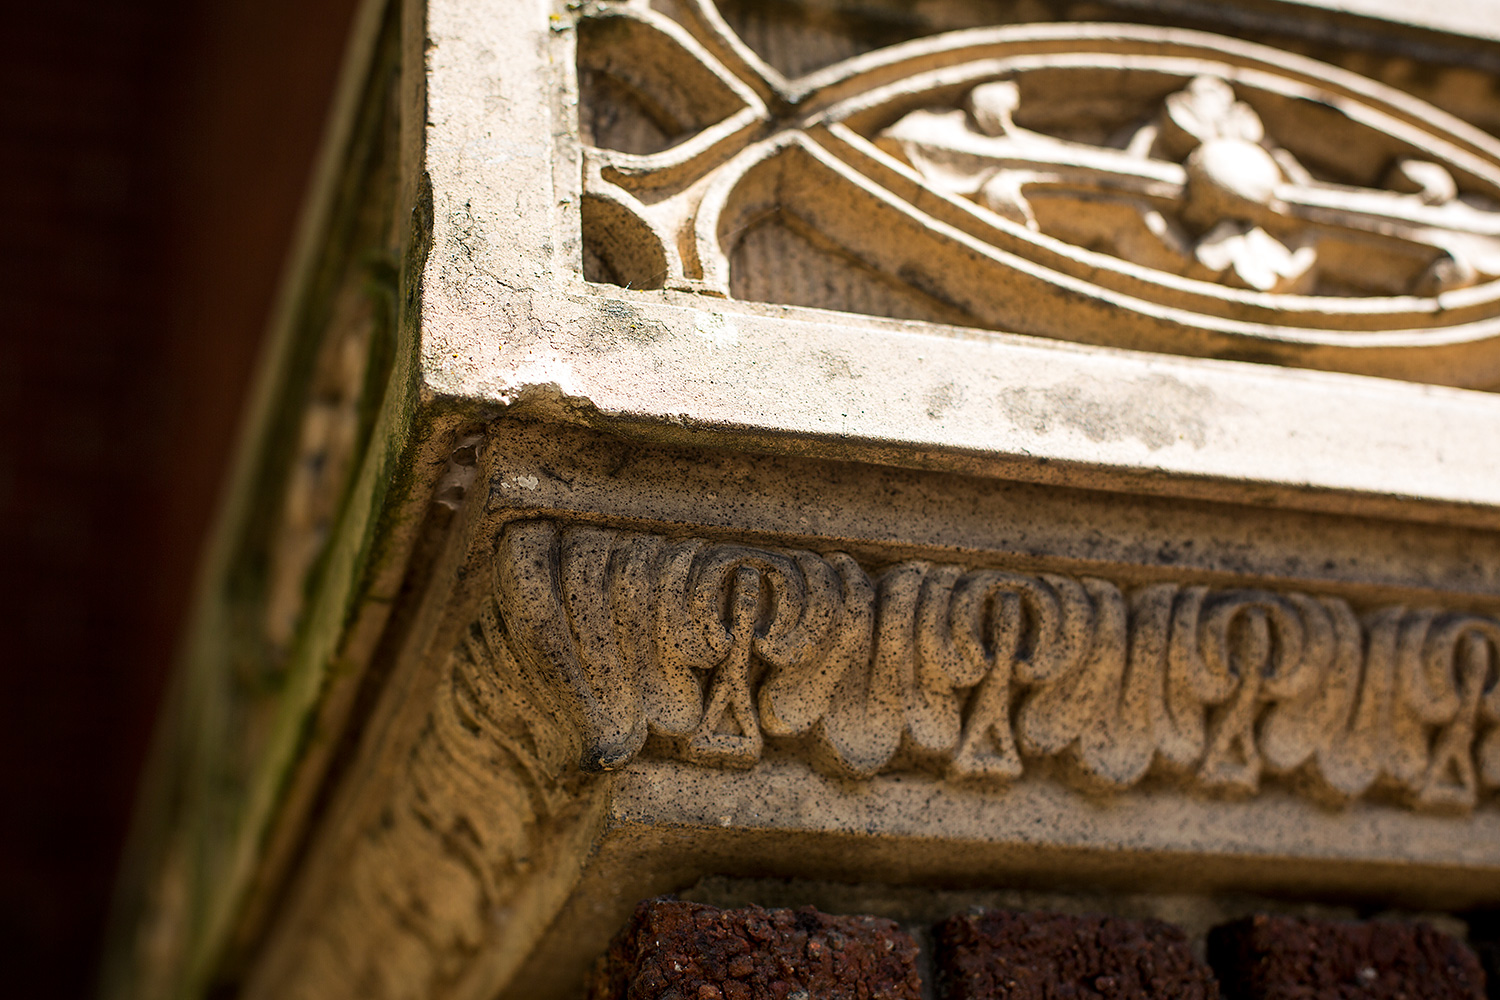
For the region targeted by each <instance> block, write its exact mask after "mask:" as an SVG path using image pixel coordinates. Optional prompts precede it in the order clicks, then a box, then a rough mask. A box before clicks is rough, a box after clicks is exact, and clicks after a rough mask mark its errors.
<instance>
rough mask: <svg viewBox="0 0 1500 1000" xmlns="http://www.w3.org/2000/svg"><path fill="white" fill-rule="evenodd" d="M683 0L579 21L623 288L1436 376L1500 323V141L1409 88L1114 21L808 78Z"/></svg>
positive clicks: (589, 245) (600, 222)
mask: <svg viewBox="0 0 1500 1000" xmlns="http://www.w3.org/2000/svg"><path fill="white" fill-rule="evenodd" d="M672 9H673V10H675V11H676V15H675V17H669V16H667V15H666V14H663V13H660V12H657V11H655V10H651V9H647V8H645V7H644V6H637V5H628V4H620V5H609V6H605V7H602V8H601V9H599V10H598V12H596V13H594V14H593V15H591V16H588V17H585V18H584V19H583V20H582V21H581V22H580V24H579V40H578V68H579V74H580V88H581V90H580V92H581V101H582V106H581V110H580V125H581V129H582V137H583V141H584V144H585V147H586V148H585V159H584V175H585V176H584V202H583V236H584V254H585V266H584V269H585V273H586V275H587V276H589V277H591V278H593V279H594V280H597V281H608V282H613V283H615V284H619V285H624V286H626V287H631V288H659V287H667V288H680V289H686V290H692V291H698V292H703V293H707V294H711V295H716V296H726V297H731V298H738V299H751V300H761V301H770V302H779V303H786V304H791V305H808V306H820V307H825V308H834V309H840V310H844V311H851V312H865V313H872V314H876V315H888V316H897V317H904V318H911V319H924V320H935V321H939V322H947V323H954V324H959V325H965V326H979V327H988V328H991V329H998V330H1007V331H1016V332H1022V333H1032V334H1041V335H1045V336H1049V337H1057V338H1062V339H1073V340H1076V339H1086V340H1090V341H1093V342H1101V343H1110V344H1114V345H1118V346H1125V347H1131V348H1137V349H1147V350H1153V351H1163V352H1170V353H1178V354H1191V355H1209V356H1217V357H1247V356H1248V357H1254V358H1256V359H1257V360H1265V359H1266V358H1267V352H1268V351H1270V352H1271V354H1272V356H1274V357H1275V358H1276V359H1277V360H1281V361H1284V362H1285V363H1290V364H1297V365H1307V366H1311V367H1331V368H1342V369H1345V370H1350V371H1372V370H1373V369H1372V365H1374V364H1376V363H1375V362H1374V361H1373V360H1371V358H1370V356H1371V355H1372V354H1373V353H1374V351H1375V350H1376V349H1380V348H1390V347H1393V346H1397V345H1401V346H1408V347H1413V348H1417V350H1416V352H1415V354H1416V356H1417V369H1416V370H1413V368H1412V366H1411V365H1410V364H1408V365H1407V366H1405V367H1404V368H1403V369H1402V370H1401V371H1400V372H1399V374H1400V376H1401V377H1405V378H1433V379H1437V380H1445V379H1451V378H1452V375H1451V373H1449V374H1438V373H1437V372H1436V370H1434V371H1433V372H1432V373H1430V374H1425V375H1424V374H1422V372H1421V371H1420V368H1421V361H1420V357H1421V350H1420V348H1421V346H1422V345H1423V344H1427V345H1430V346H1431V347H1433V348H1437V347H1439V346H1442V347H1450V348H1451V346H1452V345H1453V344H1455V343H1473V344H1486V345H1487V344H1490V343H1491V342H1492V341H1494V340H1495V338H1496V335H1497V332H1500V326H1497V324H1500V282H1497V281H1496V279H1497V278H1500V143H1497V142H1496V141H1495V140H1494V139H1493V138H1492V137H1490V136H1487V135H1485V134H1484V133H1481V132H1479V131H1478V130H1476V129H1474V128H1472V127H1470V126H1468V125H1465V124H1464V123H1462V122H1460V121H1458V120H1457V119H1455V118H1452V117H1450V116H1448V115H1446V114H1444V113H1443V112H1441V111H1439V110H1437V109H1436V108H1434V107H1431V106H1429V105H1426V104H1424V103H1423V102H1421V101H1418V100H1416V99H1415V98H1413V97H1411V96H1409V95H1406V94H1402V93H1400V92H1399V91H1396V90H1394V89H1392V88H1390V87H1387V86H1385V85H1383V84H1379V83H1376V82H1374V81H1372V80H1367V79H1363V78H1361V77H1358V76H1356V75H1354V74H1351V73H1349V72H1346V71H1344V70H1340V69H1336V68H1334V67H1332V66H1327V65H1324V64H1320V63H1317V62H1313V61H1312V60H1309V59H1305V58H1301V57H1298V56H1293V55H1290V54H1288V53H1285V52H1281V51H1277V50H1274V49H1270V48H1266V47H1264V46H1259V45H1254V44H1250V43H1246V42H1242V41H1238V40H1234V39H1229V38H1224V37H1219V36H1215V35H1209V34H1204V33H1201V32H1192V31H1181V30H1174V29H1167V28H1154V27H1141V26H1133V25H1098V24H1041V25H1022V26H1010V27H1001V28H983V29H970V30H964V31H954V32H950V33H947V34H944V35H939V36H936V37H931V38H924V39H918V40H914V41H909V42H903V43H900V44H896V45H892V46H889V47H887V48H884V49H880V50H877V51H873V52H867V53H863V54H861V55H857V56H853V57H851V58H848V59H845V60H843V61H840V62H837V63H835V64H833V65H830V66H826V67H823V68H821V69H818V70H816V71H813V72H810V73H808V74H807V75H805V76H801V77H797V78H791V79H789V78H787V77H784V76H782V75H781V74H780V73H778V72H777V71H776V70H774V69H772V68H771V67H770V66H769V65H767V64H766V63H765V62H764V61H763V60H762V59H761V57H760V56H759V55H758V54H757V53H756V52H755V51H754V50H752V49H751V48H749V47H748V46H747V45H746V44H745V43H744V42H743V41H742V40H741V39H740V38H739V37H738V36H737V35H736V34H735V33H734V31H733V30H732V29H731V28H730V27H729V25H728V23H727V22H726V21H725V20H724V18H723V17H722V16H720V14H719V13H718V11H717V10H716V9H715V8H714V6H713V4H712V3H711V2H709V0H692V2H688V3H682V4H677V5H673V7H672ZM1001 289H1003V290H1004V292H1003V294H1001V293H1000V291H999V290H1001ZM1376 373H1378V374H1398V373H1396V372H1386V371H1383V370H1381V371H1377V372H1376ZM1477 377H1479V378H1481V379H1482V381H1480V382H1477V383H1469V382H1465V383H1464V384H1476V385H1479V386H1480V387H1488V386H1489V385H1490V384H1491V383H1492V382H1493V377H1492V374H1491V373H1489V372H1486V374H1485V375H1483V376H1477Z"/></svg>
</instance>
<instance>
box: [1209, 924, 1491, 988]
mask: <svg viewBox="0 0 1500 1000" xmlns="http://www.w3.org/2000/svg"><path fill="white" fill-rule="evenodd" d="M1208 955H1209V961H1210V962H1212V963H1213V967H1214V971H1215V972H1217V973H1218V976H1219V981H1220V983H1221V984H1222V985H1223V988H1224V993H1225V996H1226V998H1227V1000H1291V998H1293V997H1296V998H1298V1000H1303V998H1305V1000H1333V998H1338V1000H1355V998H1358V1000H1483V998H1484V995H1485V989H1484V971H1483V970H1482V969H1481V968H1480V965H1479V960H1478V958H1476V957H1475V955H1474V953H1473V952H1472V951H1470V950H1469V948H1468V947H1467V946H1465V945H1464V944H1463V942H1461V941H1459V940H1458V939H1457V938H1455V937H1453V936H1452V935H1450V934H1444V933H1443V932H1442V931H1439V930H1436V929H1434V928H1432V927H1429V926H1427V925H1426V924H1401V923H1393V922H1386V921H1371V922H1369V923H1357V924H1356V923H1342V922H1337V921H1326V920H1303V919H1299V918H1295V917H1282V916H1269V915H1265V914H1260V915H1257V916H1253V917H1247V918H1245V919H1244V920H1237V921H1235V922H1234V923H1232V924H1226V925H1224V926H1223V927H1217V928H1215V929H1214V930H1213V931H1212V932H1211V933H1210V934H1209V938H1208Z"/></svg>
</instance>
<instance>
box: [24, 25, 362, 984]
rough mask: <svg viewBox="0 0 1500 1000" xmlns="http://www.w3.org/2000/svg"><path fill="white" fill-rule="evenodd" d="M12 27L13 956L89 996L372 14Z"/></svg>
mask: <svg viewBox="0 0 1500 1000" xmlns="http://www.w3.org/2000/svg"><path fill="white" fill-rule="evenodd" d="M11 7H12V8H14V9H11V10H8V11H7V13H6V17H5V28H4V32H3V33H4V35H5V37H6V41H7V44H6V46H5V50H6V54H5V58H4V59H3V60H0V107H3V109H4V112H3V117H0V122H3V125H4V129H3V132H0V191H3V192H4V194H3V198H0V205H3V206H4V208H5V211H4V213H3V215H0V217H3V218H4V219H5V221H6V225H5V228H4V231H3V237H4V238H3V240H0V274H3V275H4V284H3V288H4V290H5V296H4V301H5V316H6V323H5V326H4V331H3V333H0V607H3V608H4V613H3V617H4V635H5V645H4V649H3V652H0V685H3V686H0V704H3V705H4V708H3V712H4V717H3V718H0V779H3V780H0V794H3V796H4V800H3V801H4V802H5V809H4V822H3V823H0V915H3V917H0V919H3V924H0V940H3V941H4V945H3V947H0V952H3V953H4V954H5V955H6V958H7V960H6V963H5V976H4V983H5V985H4V988H3V992H4V993H5V995H7V996H12V997H26V998H47V997H69V998H71V997H83V996H89V995H91V994H92V992H93V981H94V977H95V975H96V973H97V967H96V958H97V954H98V951H99V944H100V936H101V933H102V928H103V922H104V918H105V911H106V905H107V900H108V893H109V888H110V883H111V881H112V879H113V876H114V869H115V866H116V864H117V861H118V852H119V849H120V845H121V839H122V836H123V833H124V829H125V824H126V821H127V816H128V812H129V809H130V804H131V802H132V799H133V797H134V794H135V786H136V781H137V777H138V772H139V769H140V766H141V761H142V756H143V753H144V750H145V747H146V742H147V739H148V734H149V731H150V728H151V724H152V721H153V717H154V713H155V709H156V705H157V701H158V699H159V697H160V694H161V689H162V684H163V681H164V679H165V674H166V670H167V667H168V664H169V661H170V657H171V653H172V649H173V645H174V642H175V637H176V635H177V634H178V632H179V629H180V626H181V622H182V617H183V611H184V607H185V602H186V597H187V593H188V591H189V588H190V581H191V578H192V574H193V571H194V566H195V563H196V560H197V559H198V554H199V551H200V547H201V544H202V539H203V535H204V531H205V529H206V526H207V523H208V519H209V517H210V515H211V512H212V509H213V506H214V501H215V498H216V494H217V491H218V489H219V483H220V480H221V476H222V475H223V472H224V469H225V463H226V459H227V456H228V453H229V451H230V449H231V447H232V440H233V437H234V434H235V429H236V425H237V422H238V419H239V411H240V407H241V403H242V400H243V393H244V390H245V386H246V381H247V378H248V376H249V373H250V370H251V365H252V359H253V358H254V357H255V354H256V351H257V347H258V344H259V341H260V337H261V332H262V329H263V327H264V324H265V321H266V316H267V313H268V309H269V306H270V302H271V296H272V292H273V289H274V287H275V285H276V281H277V277H278V274H279V272H280V267H281V261H282V257H283V255H284V252H285V249H286V246H287V243H288V239H289V237H290V234H291V231H292V227H293V223H294V219H295V217H296V212H297V208H298V204H299V202H300V200H301V196H302V192H303V189H304V186H305V184H306V179H307V176H308V169H309V166H310V164H311V162H312V157H313V153H314V150H315V148H316V144H317V141H318V137H319V134H320V131H321V129H322V125H323V119H324V115H325V110H326V107H327V104H328V101H329V97H330V95H331V89H332V86H333V83H334V79H335V76H336V73H337V69H338V62H339V58H340V55H341V51H342V45H343V39H344V35H345V32H346V29H347V27H348V24H349V21H350V18H351V14H352V10H353V7H354V0H47V2H45V3H34V4H14V5H11Z"/></svg>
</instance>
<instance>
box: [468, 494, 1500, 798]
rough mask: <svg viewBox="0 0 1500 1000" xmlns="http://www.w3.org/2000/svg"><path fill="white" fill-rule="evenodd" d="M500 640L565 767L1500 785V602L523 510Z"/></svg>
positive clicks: (1465, 790) (1382, 789)
mask: <svg viewBox="0 0 1500 1000" xmlns="http://www.w3.org/2000/svg"><path fill="white" fill-rule="evenodd" d="M495 574H496V576H495V584H496V594H497V599H498V607H499V609H500V616H501V620H502V622H503V629H504V633H505V635H506V637H507V639H508V648H509V649H510V650H511V652H512V653H513V654H514V656H515V658H516V661H517V662H518V663H520V664H521V665H522V666H523V668H524V669H525V670H526V671H527V672H528V673H529V674H531V675H534V676H550V677H552V678H553V682H554V683H555V684H556V686H557V689H558V690H559V691H561V692H562V693H563V696H564V700H565V702H566V708H565V709H564V711H565V713H566V714H567V715H568V716H569V717H570V718H571V720H572V722H573V724H574V725H576V726H577V727H578V729H579V731H580V732H581V733H582V734H583V736H582V738H583V763H584V766H585V768H586V769H591V770H600V769H612V768H618V767H621V766H623V765H625V764H626V763H628V762H629V761H630V760H631V759H632V758H633V757H634V756H636V755H637V754H638V753H641V752H643V751H644V752H646V753H648V754H660V755H669V756H674V757H678V758H680V759H683V760H686V761H691V762H695V763H699V764H704V765H709V766H717V767H750V766H753V765H754V764H755V763H756V762H757V761H758V760H759V759H761V757H762V755H763V754H765V753H767V752H768V748H776V749H778V750H784V751H787V752H793V753H801V754H804V755H806V756H807V757H808V758H809V759H810V760H811V761H812V762H813V763H814V764H816V765H817V766H818V767H820V768H822V769H824V770H827V771H829V772H831V773H834V774H838V775H843V776H847V777H850V778H868V777H870V776H873V775H875V774H877V773H880V772H883V771H888V770H894V769H901V768H912V767H916V768H925V769H930V770H936V771H938V772H940V773H942V774H944V775H946V776H947V777H949V778H951V779H954V780H964V781H978V782H985V783H989V784H994V785H1003V784H1005V783H1006V782H1010V781H1013V780H1015V779H1017V778H1019V777H1021V776H1022V774H1023V773H1025V772H1027V771H1029V770H1033V769H1043V770H1044V771H1045V772H1046V773H1058V774H1063V775H1066V776H1068V777H1069V778H1070V779H1071V780H1075V781H1079V782H1081V783H1082V784H1083V785H1084V786H1086V787H1089V788H1093V789H1097V790H1124V789H1128V788H1131V787H1132V786H1135V785H1138V784H1139V783H1141V782H1142V781H1144V780H1146V779H1147V778H1148V777H1149V776H1159V777H1161V778H1165V779H1168V780H1176V781H1185V782H1188V783H1190V784H1192V785H1194V786H1196V787H1199V788H1201V789H1204V790H1209V791H1214V792H1219V793H1226V794H1235V795H1250V794H1253V793H1255V792H1257V791H1258V790H1259V788H1260V786H1261V783H1262V781H1263V780H1264V779H1265V778H1267V777H1278V778H1282V779H1287V780H1289V781H1290V782H1291V784H1292V785H1293V786H1294V787H1298V788H1300V789H1302V790H1304V791H1306V792H1307V793H1309V794H1312V795H1314V796H1316V797H1318V798H1320V799H1322V800H1324V801H1349V800H1353V799H1358V798H1360V797H1364V796H1369V795H1375V796H1379V797H1385V798H1393V799H1397V800H1400V801H1403V802H1406V803H1408V804H1410V805H1412V806H1415V807H1417V808H1422V809H1436V810H1455V809H1457V810H1464V809H1469V808H1472V807H1474V806H1475V805H1477V804H1478V803H1479V802H1480V801H1481V800H1483V799H1485V798H1486V797H1488V796H1490V795H1491V794H1492V793H1493V792H1494V791H1495V790H1496V789H1500V685H1497V680H1500V620H1496V619H1494V618H1491V617H1486V616H1480V615H1475V614H1469V613H1458V612H1448V611H1444V610H1441V609H1436V608H1420V607H1405V606H1389V607H1379V608H1375V609H1368V610H1365V611H1363V612H1361V611H1356V610H1355V609H1354V608H1353V607H1351V606H1350V604H1349V603H1348V602H1346V601H1345V600H1343V599H1341V598H1338V597H1330V596H1313V595H1307V594H1299V593H1278V592H1272V591H1268V590H1259V589H1233V588H1217V587H1208V586H1202V585H1197V584H1177V583H1156V584H1150V585H1147V586H1142V587H1139V588H1134V589H1129V588H1125V587H1122V586H1120V585H1119V584H1116V583H1113V582H1110V581H1107V580H1102V579H1095V578H1089V577H1082V578H1079V577H1072V576H1065V575H1059V574H1053V573H1041V574H1029V573H1017V572H1010V571H1007V570H1001V569H987V568H969V567H964V566H956V565H949V564H943V563H934V562H927V561H921V560H911V561H905V562H900V563H896V564H895V565H890V566H886V567H884V568H883V569H880V570H879V571H871V570H870V569H867V568H866V567H864V566H861V565H860V564H859V563H857V562H856V561H855V560H854V559H852V558H851V557H849V556H848V555H845V554H842V553H832V554H827V555H820V554H814V553H812V552H806V551H796V550H779V549H770V548H762V547H755V546H748V545H741V544H736V543H731V542H712V541H706V540H703V539H691V538H689V539H674V538H667V537H663V536H660V535H653V534H639V533H634V532H627V531H618V530H613V529H608V528H596V527H584V526H565V525H560V524H557V523H554V522H552V521H544V520H536V521H520V522H515V523H512V524H510V525H509V526H508V527H507V528H506V529H505V530H504V532H503V534H502V535H501V538H500V541H499V545H498V551H497V556H496V570H495Z"/></svg>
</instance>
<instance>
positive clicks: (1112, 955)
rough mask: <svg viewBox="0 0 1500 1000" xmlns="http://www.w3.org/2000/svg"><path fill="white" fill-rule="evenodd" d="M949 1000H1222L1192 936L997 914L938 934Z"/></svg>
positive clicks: (1088, 919)
mask: <svg viewBox="0 0 1500 1000" xmlns="http://www.w3.org/2000/svg"><path fill="white" fill-rule="evenodd" d="M934 939H935V944H936V948H937V955H936V956H935V963H936V965H937V968H938V975H939V987H940V990H941V993H940V995H942V996H944V997H945V998H946V1000H1052V998H1055V997H1074V998H1077V1000H1106V998H1108V1000H1218V996H1219V991H1218V987H1217V985H1216V984H1215V982H1214V979H1213V975H1212V973H1211V972H1210V971H1209V969H1208V966H1206V965H1204V964H1203V963H1202V962H1200V961H1198V959H1197V958H1195V957H1194V956H1193V952H1192V949H1191V947H1190V946H1189V943H1188V939H1187V936H1186V935H1185V934H1184V933H1183V932H1182V930H1181V929H1180V928H1178V927H1175V926H1173V925H1172V924H1168V923H1165V922H1163V921H1160V920H1125V919H1121V918H1118V917H1107V916H1071V915H1068V914H1061V913H1012V912H1005V911H997V912H991V913H982V914H977V915H966V916H956V917H952V918H950V919H949V920H946V921H944V922H943V923H942V924H940V925H939V926H938V928H937V929H936V931H935V934H934Z"/></svg>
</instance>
